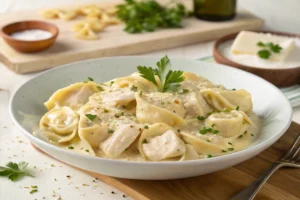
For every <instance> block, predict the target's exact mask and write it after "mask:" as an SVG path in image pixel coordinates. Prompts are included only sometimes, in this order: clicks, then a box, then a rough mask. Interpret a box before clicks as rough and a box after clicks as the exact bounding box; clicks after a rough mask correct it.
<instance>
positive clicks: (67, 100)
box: [45, 81, 101, 110]
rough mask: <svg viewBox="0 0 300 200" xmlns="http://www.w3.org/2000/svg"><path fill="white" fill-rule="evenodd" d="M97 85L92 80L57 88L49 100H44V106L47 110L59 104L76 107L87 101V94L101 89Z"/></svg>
mask: <svg viewBox="0 0 300 200" xmlns="http://www.w3.org/2000/svg"><path fill="white" fill-rule="evenodd" d="M99 87H100V86H98V85H97V84H96V83H95V82H92V81H89V82H86V83H84V82H82V83H75V84H72V85H70V86H68V87H65V88H62V89H59V90H57V91H56V92H55V93H54V94H53V95H52V96H51V97H50V98H49V100H48V101H47V102H45V106H46V107H47V109H48V110H51V109H52V108H54V107H61V106H69V107H71V108H73V109H78V108H80V107H81V106H83V105H84V104H85V103H86V102H87V101H88V99H89V96H91V95H92V94H94V93H95V92H99V90H101V88H100V89H99Z"/></svg>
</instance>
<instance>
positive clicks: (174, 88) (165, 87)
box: [137, 56, 184, 93]
mask: <svg viewBox="0 0 300 200" xmlns="http://www.w3.org/2000/svg"><path fill="white" fill-rule="evenodd" d="M156 65H157V68H156V69H153V68H152V67H145V66H138V67H137V69H138V71H139V73H140V75H141V77H143V78H145V79H146V80H148V81H150V82H152V83H153V84H154V85H156V86H157V88H158V91H159V92H178V93H182V92H184V89H182V88H180V86H181V84H180V83H181V82H182V81H183V80H184V77H183V76H182V74H183V71H180V70H178V71H172V70H171V62H170V60H169V58H168V56H164V57H163V58H162V59H161V60H160V61H158V62H157V63H156ZM155 75H157V76H158V78H159V80H160V84H158V83H157V81H156V79H155Z"/></svg>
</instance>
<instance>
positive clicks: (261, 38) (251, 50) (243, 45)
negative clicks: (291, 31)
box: [231, 31, 294, 61]
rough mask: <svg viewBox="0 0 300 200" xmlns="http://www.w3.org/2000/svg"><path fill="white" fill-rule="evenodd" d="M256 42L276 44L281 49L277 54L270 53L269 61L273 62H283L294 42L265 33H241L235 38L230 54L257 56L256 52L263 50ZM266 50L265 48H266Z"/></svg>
mask: <svg viewBox="0 0 300 200" xmlns="http://www.w3.org/2000/svg"><path fill="white" fill-rule="evenodd" d="M258 42H262V43H269V42H272V43H273V44H278V45H279V46H280V47H282V50H281V51H280V52H279V53H273V52H271V53H272V54H271V56H270V60H273V61H284V60H285V59H286V58H287V57H288V55H289V53H290V52H291V51H292V50H293V48H294V41H293V39H290V38H288V37H283V36H277V35H272V34H269V33H267V34H265V33H256V32H251V31H241V32H240V33H239V34H238V35H237V37H236V38H235V40H234V42H233V44H232V46H231V52H232V54H234V55H253V56H257V52H258V51H260V50H261V49H263V48H262V47H259V46H257V43H258ZM266 49H267V48H266Z"/></svg>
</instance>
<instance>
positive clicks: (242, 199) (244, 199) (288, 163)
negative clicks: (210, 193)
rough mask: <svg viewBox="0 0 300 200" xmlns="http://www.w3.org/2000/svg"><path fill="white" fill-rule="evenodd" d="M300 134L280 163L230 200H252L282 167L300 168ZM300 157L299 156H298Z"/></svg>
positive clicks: (276, 163) (275, 164) (274, 164)
mask: <svg viewBox="0 0 300 200" xmlns="http://www.w3.org/2000/svg"><path fill="white" fill-rule="evenodd" d="M299 141H300V133H299V134H298V136H297V138H296V140H295V141H294V143H293V144H292V146H291V147H290V149H289V150H288V152H287V153H286V154H285V156H283V157H282V158H281V159H280V160H279V161H277V162H275V163H273V164H272V166H271V167H270V168H269V169H268V170H266V171H265V172H264V174H263V175H262V176H261V177H260V178H258V179H257V180H256V181H255V182H253V183H252V184H251V185H249V186H248V187H246V188H245V189H243V190H241V191H240V192H239V193H237V194H236V195H234V196H233V197H231V198H230V199H229V200H252V199H253V198H254V197H255V195H256V194H257V192H258V191H259V189H260V188H261V187H262V186H263V184H264V183H265V182H266V181H267V180H268V179H269V178H270V176H271V175H272V174H273V173H274V172H275V171H276V170H277V169H279V168H281V167H294V168H300V155H298V153H299V152H300V144H298V142H299ZM297 155H298V156H297Z"/></svg>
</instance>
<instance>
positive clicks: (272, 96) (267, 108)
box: [9, 57, 292, 180]
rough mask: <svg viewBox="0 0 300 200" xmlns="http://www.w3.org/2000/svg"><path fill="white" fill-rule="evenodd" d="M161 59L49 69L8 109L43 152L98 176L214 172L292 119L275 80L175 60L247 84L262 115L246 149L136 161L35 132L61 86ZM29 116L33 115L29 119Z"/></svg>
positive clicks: (217, 78)
mask: <svg viewBox="0 0 300 200" xmlns="http://www.w3.org/2000/svg"><path fill="white" fill-rule="evenodd" d="M159 59H160V58H159V57H113V58H103V59H94V60H85V61H81V62H76V63H71V64H68V65H64V66H62V67H58V68H55V69H51V70H48V71H46V72H44V73H42V74H39V75H38V76H36V77H34V78H33V79H31V80H29V81H28V82H26V83H25V84H23V85H22V86H21V87H20V88H19V89H18V90H17V91H16V92H15V94H14V95H13V97H12V99H11V101H10V105H9V110H10V115H11V117H12V119H13V121H14V123H15V125H16V126H17V127H18V128H19V129H20V130H21V131H22V132H23V133H24V134H25V135H26V137H27V138H28V139H29V140H30V141H31V142H32V143H33V144H34V145H36V146H37V147H39V148H40V149H41V150H43V151H44V152H46V153H47V154H49V155H51V156H53V157H54V158H56V159H58V160H61V161H63V162H65V163H68V164H71V165H74V166H76V167H79V168H82V169H85V170H89V171H93V172H96V173H99V174H104V175H109V176H114V177H120V178H129V179H145V180H150V179H151V180H162V179H177V178H185V177H191V176H197V175H202V174H207V173H211V172H215V171H218V170H221V169H224V168H227V167H230V166H233V165H236V164H238V163H240V162H243V161H244V160H247V159H249V158H251V157H253V156H255V155H257V154H259V153H260V152H261V151H263V150H265V149H266V148H268V147H269V146H270V145H272V144H273V143H274V142H275V141H276V140H278V139H279V138H280V136H282V135H283V133H284V132H285V131H286V130H287V128H288V127H289V125H290V123H291V117H292V108H291V106H290V104H289V102H288V100H287V99H286V98H285V96H284V95H283V94H282V93H281V92H280V91H279V90H278V89H277V88H276V87H275V86H273V85H272V84H270V83H269V82H267V81H265V80H263V79H262V78H259V77H257V76H255V75H252V74H250V73H247V72H244V71H241V70H238V69H235V68H231V67H227V66H223V65H219V64H213V63H206V62H201V61H196V60H190V59H177V58H171V61H172V64H173V69H181V70H184V71H189V72H193V73H196V74H199V75H201V76H204V77H206V78H208V79H209V80H211V81H212V82H213V83H215V84H223V85H224V86H225V87H227V88H237V89H238V88H244V89H246V90H247V91H249V92H250V93H251V94H252V98H253V104H254V112H255V113H257V114H258V115H259V116H261V117H263V125H262V128H261V131H260V133H259V135H258V137H257V138H256V139H255V141H254V143H253V144H252V145H251V146H249V147H248V148H246V149H244V150H242V151H239V152H235V153H232V154H228V155H224V156H220V157H213V158H209V159H203V160H193V161H183V162H178V161H177V162H176V161H175V162H174V161H172V162H132V161H130V162H129V161H118V160H111V159H103V158H98V157H92V156H86V155H80V154H76V153H73V152H71V151H67V150H63V149H61V148H59V147H57V146H54V145H52V144H49V143H47V142H45V141H43V140H41V139H39V138H37V137H35V136H34V135H32V130H33V128H35V127H37V124H38V121H39V118H40V117H41V116H42V115H43V114H44V113H45V112H46V108H45V107H44V105H43V103H44V102H45V101H46V100H47V99H48V98H49V97H50V95H51V94H52V93H53V92H54V91H56V90H57V89H59V88H62V87H65V86H67V85H69V84H71V83H74V82H79V81H85V80H87V77H93V78H94V79H95V81H96V82H104V81H108V80H110V79H113V78H115V77H120V76H127V75H129V74H131V73H133V72H135V71H136V67H137V66H138V65H145V66H155V63H156V61H158V60H159ZM28 116H29V117H28Z"/></svg>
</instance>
